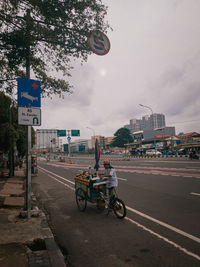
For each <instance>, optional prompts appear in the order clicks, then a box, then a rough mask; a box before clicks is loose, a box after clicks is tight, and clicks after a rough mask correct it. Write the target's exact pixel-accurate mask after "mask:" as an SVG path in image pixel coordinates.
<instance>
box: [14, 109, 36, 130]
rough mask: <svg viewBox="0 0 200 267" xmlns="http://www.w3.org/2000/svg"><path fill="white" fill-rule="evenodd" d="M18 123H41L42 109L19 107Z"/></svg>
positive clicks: (34, 124)
mask: <svg viewBox="0 0 200 267" xmlns="http://www.w3.org/2000/svg"><path fill="white" fill-rule="evenodd" d="M18 124H19V125H32V126H40V125H41V109H40V108H26V107H18Z"/></svg>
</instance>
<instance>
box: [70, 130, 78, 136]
mask: <svg viewBox="0 0 200 267" xmlns="http://www.w3.org/2000/svg"><path fill="white" fill-rule="evenodd" d="M71 136H80V130H71Z"/></svg>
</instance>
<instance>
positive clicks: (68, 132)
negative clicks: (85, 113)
mask: <svg viewBox="0 0 200 267" xmlns="http://www.w3.org/2000/svg"><path fill="white" fill-rule="evenodd" d="M67 140H68V157H69V158H70V153H71V149H70V141H71V136H70V130H67Z"/></svg>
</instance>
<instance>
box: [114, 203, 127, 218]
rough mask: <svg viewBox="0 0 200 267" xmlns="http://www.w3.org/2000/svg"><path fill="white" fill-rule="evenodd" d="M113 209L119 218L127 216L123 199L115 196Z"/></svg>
mask: <svg viewBox="0 0 200 267" xmlns="http://www.w3.org/2000/svg"><path fill="white" fill-rule="evenodd" d="M113 211H114V213H115V215H116V216H117V218H119V219H123V218H124V217H125V216H126V206H125V204H124V202H123V201H122V200H121V199H119V198H115V200H114V204H113Z"/></svg>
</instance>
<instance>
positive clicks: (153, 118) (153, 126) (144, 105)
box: [139, 104, 156, 149]
mask: <svg viewBox="0 0 200 267" xmlns="http://www.w3.org/2000/svg"><path fill="white" fill-rule="evenodd" d="M139 105H140V106H141V107H143V108H148V109H149V110H150V111H151V115H152V119H153V131H154V117H153V109H152V108H151V107H149V106H145V105H143V104H139ZM153 142H154V146H155V136H154V137H153ZM155 149H156V146H155Z"/></svg>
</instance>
